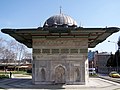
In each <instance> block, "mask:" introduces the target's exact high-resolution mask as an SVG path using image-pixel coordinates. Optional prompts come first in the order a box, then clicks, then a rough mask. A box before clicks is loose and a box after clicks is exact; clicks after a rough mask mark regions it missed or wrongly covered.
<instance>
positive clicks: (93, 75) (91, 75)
mask: <svg viewBox="0 0 120 90" xmlns="http://www.w3.org/2000/svg"><path fill="white" fill-rule="evenodd" d="M89 76H90V77H98V74H96V73H94V74H89Z"/></svg>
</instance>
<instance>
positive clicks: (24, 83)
mask: <svg viewBox="0 0 120 90" xmlns="http://www.w3.org/2000/svg"><path fill="white" fill-rule="evenodd" d="M0 87H2V88H5V90H13V89H15V90H21V89H32V90H33V89H34V90H35V89H42V90H44V89H47V90H53V89H68V90H69V89H71V90H72V89H74V90H75V89H79V90H120V84H118V83H115V82H112V81H108V80H104V79H101V78H90V80H89V83H88V84H87V85H34V84H32V79H31V77H14V78H11V79H1V80H0Z"/></svg>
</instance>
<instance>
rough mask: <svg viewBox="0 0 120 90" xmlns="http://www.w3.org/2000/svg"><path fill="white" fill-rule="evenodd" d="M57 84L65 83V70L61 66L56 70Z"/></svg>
mask: <svg viewBox="0 0 120 90" xmlns="http://www.w3.org/2000/svg"><path fill="white" fill-rule="evenodd" d="M55 83H60V84H63V83H65V68H64V67H63V66H61V65H60V66H57V67H56V68H55Z"/></svg>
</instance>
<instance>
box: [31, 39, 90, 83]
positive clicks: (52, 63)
mask: <svg viewBox="0 0 120 90" xmlns="http://www.w3.org/2000/svg"><path fill="white" fill-rule="evenodd" d="M87 50H88V39H87V38H39V37H33V73H32V75H33V83H35V84H54V83H66V84H85V82H86V81H88V60H87V52H88V51H87Z"/></svg>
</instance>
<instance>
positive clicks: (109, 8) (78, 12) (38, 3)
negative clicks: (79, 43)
mask: <svg viewBox="0 0 120 90" xmlns="http://www.w3.org/2000/svg"><path fill="white" fill-rule="evenodd" d="M60 6H62V13H64V14H67V15H69V16H71V17H73V18H74V19H75V20H76V22H77V23H78V26H79V25H80V24H81V25H82V26H83V27H101V28H104V27H106V26H108V27H109V26H111V27H113V26H115V27H119V26H120V0H0V29H2V28H32V27H35V28H37V27H39V26H42V25H43V23H44V22H45V20H46V19H47V18H49V17H50V16H52V15H55V14H59V7H60ZM119 36H120V32H118V33H115V34H113V35H112V36H110V37H109V38H107V40H106V41H104V42H103V43H100V44H99V45H97V46H96V47H95V48H94V49H92V50H99V51H100V52H101V51H107V52H113V53H114V52H115V50H116V49H117V45H115V43H109V42H108V40H111V41H114V42H117V41H118V37H119ZM0 37H3V38H5V39H7V40H10V39H12V38H11V37H10V36H8V35H5V34H3V33H0Z"/></svg>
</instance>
